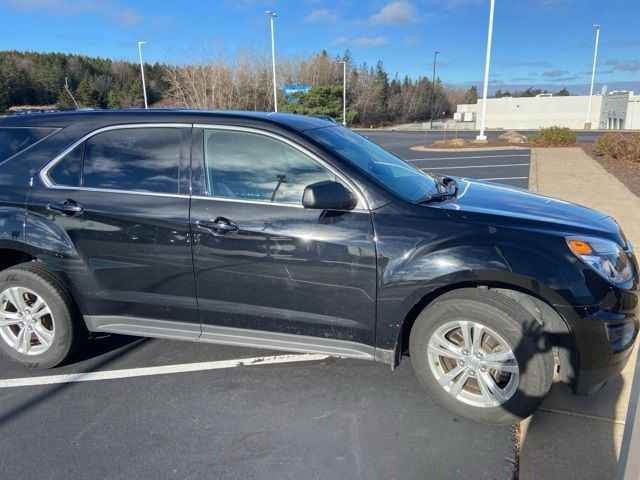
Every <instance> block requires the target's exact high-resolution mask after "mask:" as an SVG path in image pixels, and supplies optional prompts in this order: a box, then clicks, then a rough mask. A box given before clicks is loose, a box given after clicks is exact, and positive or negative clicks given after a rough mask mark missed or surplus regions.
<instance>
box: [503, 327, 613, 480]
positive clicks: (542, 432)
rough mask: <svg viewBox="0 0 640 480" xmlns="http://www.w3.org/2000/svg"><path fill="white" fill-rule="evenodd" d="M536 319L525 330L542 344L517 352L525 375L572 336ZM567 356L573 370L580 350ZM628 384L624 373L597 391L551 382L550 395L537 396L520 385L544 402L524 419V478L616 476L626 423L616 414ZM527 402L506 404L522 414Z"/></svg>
mask: <svg viewBox="0 0 640 480" xmlns="http://www.w3.org/2000/svg"><path fill="white" fill-rule="evenodd" d="M530 322H531V324H530V325H529V326H528V328H525V330H527V331H529V332H530V337H531V339H533V341H534V344H535V345H536V349H535V350H534V351H533V352H532V351H531V350H530V349H529V348H525V347H524V346H523V344H522V343H521V344H519V345H518V346H517V347H516V349H515V352H514V353H515V354H516V357H517V358H519V359H523V360H524V361H523V362H522V363H521V365H520V367H521V375H522V374H524V373H525V372H526V370H527V366H528V365H529V364H530V361H531V360H532V358H533V357H534V356H535V355H536V354H537V353H546V352H549V350H553V351H554V353H556V354H558V353H560V357H562V350H563V349H567V345H569V341H570V340H571V339H570V336H569V335H570V334H568V333H554V334H553V335H547V334H546V333H545V331H544V327H543V326H542V325H540V324H539V323H538V321H537V320H535V319H531V320H530ZM565 358H566V359H568V358H571V363H572V364H573V365H571V369H570V372H577V371H578V364H577V359H576V358H575V356H574V355H572V354H571V353H569V354H568V355H565ZM554 368H555V367H554ZM561 368H563V367H562V366H561ZM564 368H566V367H564ZM574 377H575V376H574V375H573V373H571V374H570V375H569V378H566V380H567V381H568V382H569V383H571V382H573V381H574V380H575V378H574ZM623 387H624V381H623V378H622V376H620V375H618V376H617V377H616V378H614V379H613V380H611V381H610V382H608V383H607V384H606V385H605V386H604V387H603V388H602V389H601V390H600V391H598V392H596V393H594V394H591V395H574V394H573V391H572V389H571V387H569V386H568V385H567V384H564V383H559V382H558V383H554V384H553V385H552V386H551V389H550V391H549V394H548V395H547V396H546V397H544V398H535V397H531V396H529V395H527V393H526V392H522V391H520V390H519V391H518V395H519V397H520V399H521V400H522V399H526V400H533V401H538V402H540V403H541V405H540V407H539V409H538V410H537V411H536V413H534V414H533V415H532V416H531V417H530V418H528V419H526V420H524V421H523V422H522V423H521V429H520V430H521V435H520V442H519V477H518V478H519V479H520V480H530V479H543V478H544V479H552V478H563V479H564V480H568V479H579V480H590V479H594V480H602V479H609V478H614V476H615V472H616V465H617V461H618V457H617V453H616V452H617V449H616V444H619V443H620V441H621V439H622V433H623V430H624V425H621V424H619V423H616V422H615V421H614V420H613V418H615V416H614V413H615V410H616V408H617V404H618V402H619V401H621V400H620V394H621V392H622V390H623ZM514 396H515V395H514ZM521 404H522V403H521V402H516V403H513V404H510V403H507V404H505V408H506V409H508V410H509V411H511V412H512V413H515V414H517V415H520V416H522V412H520V411H519V405H521Z"/></svg>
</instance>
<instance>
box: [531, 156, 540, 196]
mask: <svg viewBox="0 0 640 480" xmlns="http://www.w3.org/2000/svg"><path fill="white" fill-rule="evenodd" d="M529 190H531V191H532V192H536V193H537V192H538V150H537V149H535V148H532V149H531V160H530V162H529Z"/></svg>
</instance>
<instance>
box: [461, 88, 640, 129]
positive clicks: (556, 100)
mask: <svg viewBox="0 0 640 480" xmlns="http://www.w3.org/2000/svg"><path fill="white" fill-rule="evenodd" d="M482 103H483V100H478V103H475V104H462V105H458V110H457V112H458V113H457V114H456V115H455V120H457V121H458V122H464V123H467V122H475V123H477V124H478V125H479V115H480V112H482ZM588 108H589V96H588V95H572V96H566V97H565V96H560V97H558V96H556V97H554V96H551V95H548V94H542V95H539V96H537V97H502V98H489V99H487V113H486V120H485V124H486V128H504V129H509V130H528V129H538V128H542V127H551V126H560V127H568V128H572V129H576V130H577V129H583V128H593V129H603V130H604V129H628V130H630V129H640V95H635V94H634V93H633V92H611V93H606V94H604V95H594V96H593V97H591V118H590V123H591V125H590V126H589V125H585V124H587V111H588Z"/></svg>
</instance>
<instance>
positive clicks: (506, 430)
mask: <svg viewBox="0 0 640 480" xmlns="http://www.w3.org/2000/svg"><path fill="white" fill-rule="evenodd" d="M367 136H369V138H371V139H372V140H373V141H376V142H378V143H379V144H381V145H382V146H384V147H386V148H388V149H390V150H391V151H393V152H394V153H396V154H398V155H399V156H401V157H403V158H406V159H408V160H410V161H411V162H412V163H414V164H415V165H416V166H418V167H419V168H424V169H428V170H432V171H436V172H438V173H447V174H451V175H458V176H468V177H473V178H483V179H493V180H494V181H497V182H501V183H505V184H509V185H514V186H519V187H523V188H526V186H527V177H528V171H529V168H528V164H529V154H530V152H529V151H528V150H516V151H494V152H487V151H484V152H482V153H469V152H465V153H455V154H452V153H445V152H437V153H433V152H416V151H412V150H410V148H409V147H411V146H413V145H416V144H419V143H420V140H418V141H417V142H416V141H415V138H414V137H415V135H413V136H412V135H407V134H405V133H401V132H375V133H367ZM283 355H284V356H283ZM239 359H243V361H242V364H241V365H238V362H237V360H239ZM0 372H1V373H0V452H2V454H1V457H0V458H1V460H0V479H8V478H17V479H21V478H25V479H26V478H29V479H40V478H43V479H44V478H46V479H58V478H65V479H75V478H82V479H92V478H96V479H98V478H100V479H131V478H150V479H164V478H176V479H191V478H194V479H195V478H199V479H200V478H212V479H226V478H234V479H347V478H349V479H350V478H367V479H376V478H385V479H418V478H420V479H424V478H438V479H445V478H477V479H480V478H487V479H511V478H513V477H514V472H515V464H516V452H515V446H514V428H513V427H510V426H508V427H486V426H482V425H479V424H476V423H473V422H470V421H467V420H464V419H461V418H456V417H454V416H453V415H451V414H450V413H449V412H447V411H446V410H444V409H442V408H440V407H439V406H438V405H436V404H435V403H434V402H433V401H432V400H431V399H430V398H429V397H428V396H427V395H426V394H425V393H424V391H423V389H422V387H421V386H420V384H419V382H418V380H417V379H416V377H415V376H414V374H413V372H412V371H411V366H410V364H409V362H408V361H404V362H403V363H402V364H401V365H400V367H399V368H398V369H397V370H396V371H395V372H391V371H390V369H389V368H388V366H385V365H382V364H375V363H371V362H366V361H358V360H349V359H336V358H328V357H326V358H325V357H317V356H316V357H306V356H300V355H299V354H292V355H288V354H286V353H283V352H272V351H264V350H256V349H248V348H239V347H228V346H216V345H204V344H195V343H187V342H178V341H166V340H156V339H138V338H132V337H121V336H109V335H103V336H99V337H97V338H93V339H92V340H91V341H90V343H89V346H88V347H87V349H86V350H85V352H84V353H83V355H82V356H81V357H80V358H79V359H78V361H77V362H75V363H73V364H70V365H67V366H64V367H61V368H57V369H53V370H49V371H31V370H27V369H23V368H21V367H18V366H15V365H13V364H11V363H10V362H8V361H6V360H4V359H0ZM76 374H87V375H85V376H82V375H76Z"/></svg>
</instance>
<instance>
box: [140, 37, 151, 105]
mask: <svg viewBox="0 0 640 480" xmlns="http://www.w3.org/2000/svg"><path fill="white" fill-rule="evenodd" d="M145 43H147V42H138V55H139V56H140V74H141V75H142V95H143V96H144V108H149V105H148V104H147V86H146V85H145V83H144V64H143V63H142V45H144V44H145Z"/></svg>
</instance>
